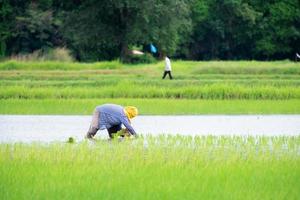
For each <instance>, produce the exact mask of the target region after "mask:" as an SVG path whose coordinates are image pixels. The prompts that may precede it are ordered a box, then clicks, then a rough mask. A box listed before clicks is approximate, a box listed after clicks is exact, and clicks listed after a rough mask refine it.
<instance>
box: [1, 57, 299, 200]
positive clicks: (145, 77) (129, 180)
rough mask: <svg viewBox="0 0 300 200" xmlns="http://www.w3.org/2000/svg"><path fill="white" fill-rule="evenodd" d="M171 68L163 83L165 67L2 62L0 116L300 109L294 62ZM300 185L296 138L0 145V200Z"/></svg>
mask: <svg viewBox="0 0 300 200" xmlns="http://www.w3.org/2000/svg"><path fill="white" fill-rule="evenodd" d="M172 68H173V72H172V73H173V76H174V79H173V80H169V79H166V80H162V79H161V78H162V74H163V69H164V63H163V62H157V63H155V64H148V65H146V64H145V65H124V64H121V63H120V62H118V61H111V62H99V63H61V62H46V61H45V62H20V61H13V60H11V61H4V62H1V63H0V114H58V115H62V114H63V115H66V114H77V115H78V114H79V115H83V114H88V115H90V114H91V113H92V111H93V109H94V107H95V106H96V105H99V104H102V103H107V102H111V103H118V104H122V105H135V106H137V107H138V108H139V112H140V114H142V115H147V114H149V115H150V114H151V115H157V114H160V115H161V114H163V115H180V114H184V115H191V114H194V115H198V114H299V113H300V64H298V63H294V62H290V61H277V62H258V61H239V62H237V61H227V62H224V61H211V62H191V61H172ZM49 123H51V122H49ZM0 134H1V133H0ZM192 134H193V133H191V135H192ZM66 140H67V138H66ZM70 141H72V140H70ZM299 188H300V135H298V136H273V137H269V136H268V137H267V136H261V137H258V136H209V135H208V136H180V135H175V136H171V135H163V134H162V135H159V136H155V137H154V136H150V135H142V136H140V137H139V138H138V139H132V140H131V139H125V140H123V141H119V140H118V139H117V140H112V141H107V140H97V141H94V142H91V141H84V142H80V143H78V142H76V141H75V142H74V143H68V142H66V143H61V142H54V143H8V144H5V143H0V199H249V200H250V199H251V200H252V199H299V198H300V190H299Z"/></svg>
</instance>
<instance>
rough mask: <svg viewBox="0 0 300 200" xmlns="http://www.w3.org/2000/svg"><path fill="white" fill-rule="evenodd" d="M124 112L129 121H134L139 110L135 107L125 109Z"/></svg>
mask: <svg viewBox="0 0 300 200" xmlns="http://www.w3.org/2000/svg"><path fill="white" fill-rule="evenodd" d="M124 112H125V114H126V116H127V117H128V119H132V118H134V117H135V116H137V115H138V109H137V108H136V107H134V106H126V107H125V108H124Z"/></svg>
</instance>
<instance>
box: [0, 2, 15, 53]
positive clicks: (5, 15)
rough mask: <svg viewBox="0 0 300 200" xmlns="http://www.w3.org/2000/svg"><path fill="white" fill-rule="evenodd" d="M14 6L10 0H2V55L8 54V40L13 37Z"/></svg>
mask: <svg viewBox="0 0 300 200" xmlns="http://www.w3.org/2000/svg"><path fill="white" fill-rule="evenodd" d="M12 19H13V8H12V6H11V5H10V4H9V2H8V0H2V1H1V2H0V57H4V56H5V55H6V51H7V50H6V49H7V40H8V39H9V38H10V37H11V29H12V26H13V24H12Z"/></svg>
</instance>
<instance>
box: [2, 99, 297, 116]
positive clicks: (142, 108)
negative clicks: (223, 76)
mask: <svg viewBox="0 0 300 200" xmlns="http://www.w3.org/2000/svg"><path fill="white" fill-rule="evenodd" d="M103 103H116V104H121V105H134V106H136V107H138V109H139V112H140V114H143V115H150V114H152V115H158V114H162V115H170V114H174V115H176V114H178V115H183V114H299V113H300V100H299V99H295V100H191V99H190V100H187V99H185V100H177V99H42V100H40V99H0V114H79V115H90V114H91V113H92V111H93V110H94V108H95V106H97V105H100V104H103Z"/></svg>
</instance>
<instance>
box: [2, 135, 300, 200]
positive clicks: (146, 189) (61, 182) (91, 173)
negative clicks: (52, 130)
mask: <svg viewBox="0 0 300 200" xmlns="http://www.w3.org/2000/svg"><path fill="white" fill-rule="evenodd" d="M299 184H300V137H299V136H291V137H284V136H280V137H257V136H244V137H241V136H219V137H216V136H179V135H178V136H168V135H160V136H158V137H153V136H143V137H140V138H139V139H137V140H123V141H122V142H120V141H119V140H113V141H106V140H101V141H97V142H94V143H89V142H86V141H85V142H82V143H77V144H76V143H75V144H68V143H50V144H0V198H1V199H33V198H34V199H82V198H85V199H249V200H250V199H298V197H299V195H300V190H299Z"/></svg>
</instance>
